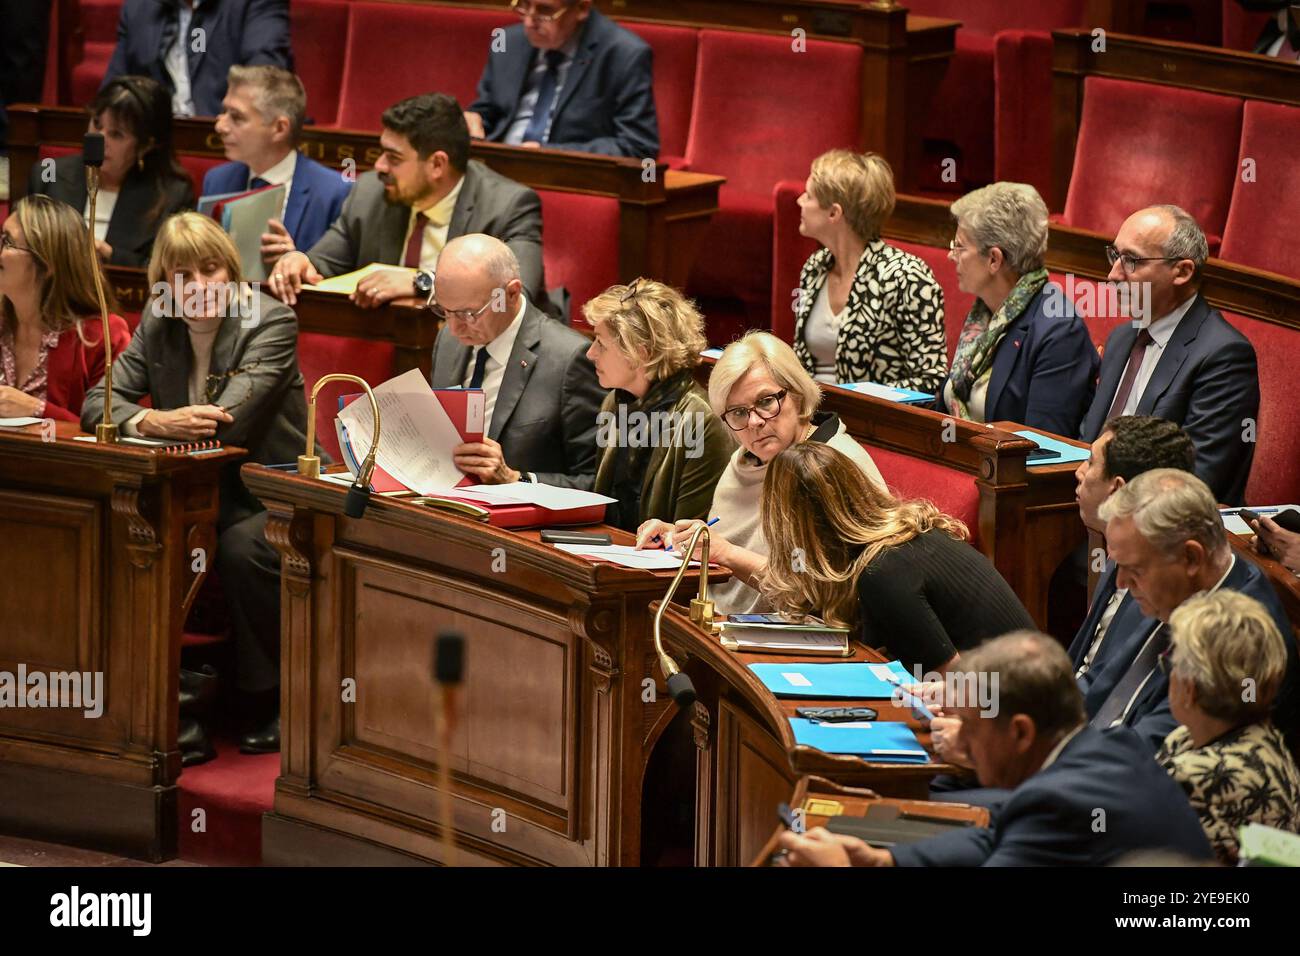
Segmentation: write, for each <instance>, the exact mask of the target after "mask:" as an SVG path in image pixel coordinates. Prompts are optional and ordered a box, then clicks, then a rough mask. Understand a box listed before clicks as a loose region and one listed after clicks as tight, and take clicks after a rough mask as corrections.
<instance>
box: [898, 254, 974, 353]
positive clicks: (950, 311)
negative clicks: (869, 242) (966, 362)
mask: <svg viewBox="0 0 1300 956" xmlns="http://www.w3.org/2000/svg"><path fill="white" fill-rule="evenodd" d="M891 242H893V241H892V240H891ZM893 245H895V246H897V247H898V248H900V249H902V250H903V251H904V252H910V253H911V254H912V255H914V256H916V257H917V258H919V259H921V260H923V261H924V262H925V264H926V265H927V266H929V267H930V271H931V272H933V273H934V278H935V279H936V280H937V281H938V283H939V288H941V289H943V330H944V337H945V338H946V339H947V340H948V361H949V362H951V361H952V356H953V353H955V352H956V351H957V338H958V336H960V335H961V327H962V325H964V324H965V322H966V316H968V315H970V310H971V306H973V305H974V304H975V296H973V295H971V294H970V293H969V292H963V291H961V289H960V288H959V287H958V286H957V266H956V265H955V264H954V263H953V261H952V260H951V259H949V258H948V250H947V249H938V248H936V247H934V246H923V245H920V244H919V243H915V242H893Z"/></svg>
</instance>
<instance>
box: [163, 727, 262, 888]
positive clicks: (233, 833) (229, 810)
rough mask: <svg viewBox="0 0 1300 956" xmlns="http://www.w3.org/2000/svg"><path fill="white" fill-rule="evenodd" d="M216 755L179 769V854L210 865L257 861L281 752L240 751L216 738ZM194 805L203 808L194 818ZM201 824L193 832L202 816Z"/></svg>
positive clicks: (232, 864)
mask: <svg viewBox="0 0 1300 956" xmlns="http://www.w3.org/2000/svg"><path fill="white" fill-rule="evenodd" d="M216 747H217V758H216V759H215V760H212V761H209V762H208V763H205V764H200V765H199V766H197V767H189V768H187V769H186V770H185V771H184V772H182V773H181V780H180V799H179V801H178V803H179V813H180V858H181V859H182V860H187V861H190V862H193V863H206V864H208V865H212V866H259V865H261V862H262V814H263V813H266V812H267V811H268V810H270V809H271V802H272V799H273V797H274V794H275V778H276V777H278V776H279V775H280V755H279V754H260V755H257V756H249V755H247V754H241V753H240V752H239V747H238V745H237V744H236V743H235V741H234V740H232V739H229V738H217V740H216ZM195 810H203V813H202V814H200V815H198V817H197V819H196V814H195V812H194V811H195ZM199 820H201V821H202V825H203V829H202V830H201V831H199V832H196V831H195V827H196V826H197V825H198V821H199Z"/></svg>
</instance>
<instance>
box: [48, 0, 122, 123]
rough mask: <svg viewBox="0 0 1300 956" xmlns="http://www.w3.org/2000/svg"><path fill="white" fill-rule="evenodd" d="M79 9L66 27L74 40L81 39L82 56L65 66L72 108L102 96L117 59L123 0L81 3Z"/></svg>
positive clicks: (65, 47)
mask: <svg viewBox="0 0 1300 956" xmlns="http://www.w3.org/2000/svg"><path fill="white" fill-rule="evenodd" d="M77 6H78V10H77V12H76V14H75V15H74V16H72V17H69V18H67V20H68V21H69V22H67V23H66V25H64V26H63V27H62V29H64V30H68V31H69V32H70V33H71V34H72V38H71V39H75V38H79V39H80V43H79V44H75V45H77V46H79V47H80V51H79V55H78V54H76V53H74V54H73V57H75V59H73V60H72V62H69V63H67V64H65V69H67V70H68V71H69V72H68V73H67V74H66V76H65V79H64V84H63V88H64V89H66V90H67V94H68V102H69V103H70V104H71V105H73V106H85V105H87V104H88V103H89V102H90V101H91V100H92V99H94V98H95V94H96V93H97V92H99V84H100V83H101V82H103V80H104V74H105V73H106V72H108V61H109V60H111V59H112V58H113V48H114V47H116V46H117V21H118V16H119V14H120V13H121V10H122V0H80V2H79V3H78V5H77ZM69 46H74V44H72V43H70V44H68V45H65V46H64V49H65V50H67V49H68V48H69ZM74 48H75V46H74Z"/></svg>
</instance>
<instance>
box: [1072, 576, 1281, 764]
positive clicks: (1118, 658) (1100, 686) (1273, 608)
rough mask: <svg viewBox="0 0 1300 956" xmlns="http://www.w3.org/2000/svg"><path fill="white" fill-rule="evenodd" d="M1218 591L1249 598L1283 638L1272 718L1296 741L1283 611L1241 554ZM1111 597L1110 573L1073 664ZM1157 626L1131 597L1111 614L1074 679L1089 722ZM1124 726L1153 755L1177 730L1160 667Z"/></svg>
mask: <svg viewBox="0 0 1300 956" xmlns="http://www.w3.org/2000/svg"><path fill="white" fill-rule="evenodd" d="M1223 587H1224V588H1226V589H1228V590H1229V591H1237V592H1239V593H1241V594H1245V595H1248V596H1250V597H1253V598H1254V599H1255V600H1257V601H1259V602H1260V603H1261V604H1263V605H1264V607H1265V608H1267V609H1268V612H1269V614H1271V615H1272V617H1273V620H1274V622H1275V623H1276V624H1277V626H1278V628H1279V629H1280V630H1281V631H1282V635H1283V636H1284V637H1285V638H1286V639H1287V641H1286V643H1287V677H1286V680H1285V681H1284V682H1283V685H1282V689H1281V691H1280V692H1279V694H1278V697H1277V700H1276V702H1275V703H1274V705H1273V719H1274V722H1275V723H1276V724H1277V725H1278V727H1279V728H1281V730H1282V732H1283V733H1284V734H1286V735H1287V739H1288V742H1289V741H1291V740H1294V739H1297V738H1296V737H1295V736H1294V735H1295V734H1296V732H1297V729H1298V728H1297V710H1296V708H1297V691H1298V690H1300V687H1298V685H1297V680H1298V679H1300V662H1298V661H1297V655H1296V642H1295V640H1294V639H1293V638H1292V630H1291V624H1290V622H1289V621H1288V620H1287V616H1286V612H1285V611H1284V610H1283V609H1282V603H1281V602H1280V601H1279V600H1278V597H1277V594H1276V592H1275V591H1274V590H1273V585H1272V584H1271V583H1270V582H1269V580H1268V578H1267V577H1266V576H1265V575H1264V573H1263V572H1262V571H1260V569H1259V568H1258V567H1257V566H1256V565H1255V564H1254V563H1253V562H1251V561H1250V560H1249V559H1247V558H1244V557H1242V556H1241V555H1237V560H1236V563H1235V564H1234V565H1233V567H1232V570H1231V571H1229V572H1228V577H1227V579H1226V580H1225V581H1224V582H1223ZM1114 593H1115V574H1114V572H1113V571H1112V572H1111V574H1110V575H1108V576H1107V577H1106V578H1104V579H1103V581H1102V585H1101V586H1100V587H1099V588H1098V592H1097V597H1096V599H1094V601H1093V606H1092V609H1091V610H1090V612H1089V614H1088V619H1087V620H1086V621H1084V622H1083V627H1082V628H1080V629H1079V633H1078V635H1077V636H1076V637H1075V639H1074V643H1073V644H1071V645H1070V656H1071V657H1075V656H1076V652H1078V659H1079V660H1081V659H1082V657H1083V651H1086V650H1087V647H1088V644H1089V643H1090V642H1091V640H1092V632H1093V630H1094V629H1095V628H1096V626H1097V620H1098V619H1099V618H1100V616H1101V609H1102V608H1104V607H1105V606H1106V601H1108V600H1109V599H1110V596H1111V595H1112V594H1114ZM1159 623H1160V622H1159V621H1158V620H1156V619H1155V618H1151V617H1147V616H1146V615H1144V614H1143V613H1142V610H1141V608H1139V607H1138V604H1137V602H1136V601H1135V600H1133V598H1132V596H1130V595H1125V597H1124V600H1123V601H1122V602H1120V606H1119V609H1118V610H1117V611H1116V612H1115V617H1114V618H1113V619H1112V620H1111V622H1110V629H1109V630H1108V631H1107V632H1106V639H1105V640H1104V641H1103V642H1102V645H1101V650H1100V652H1099V653H1098V655H1097V657H1096V658H1095V659H1094V660H1093V663H1092V667H1091V668H1089V670H1088V673H1086V674H1084V675H1083V677H1082V678H1080V679H1079V689H1080V690H1082V691H1083V702H1084V707H1085V709H1086V710H1087V712H1088V717H1089V719H1091V718H1092V717H1094V716H1095V715H1096V714H1097V711H1099V710H1100V709H1101V705H1102V704H1103V703H1104V702H1105V700H1106V698H1107V697H1109V696H1110V693H1111V691H1112V690H1114V689H1115V685H1116V684H1118V683H1119V682H1120V680H1121V679H1122V678H1123V677H1124V674H1125V672H1126V671H1127V670H1128V669H1129V666H1130V665H1131V664H1132V663H1133V660H1134V658H1136V657H1137V655H1138V652H1139V651H1140V650H1141V649H1142V645H1143V644H1144V643H1146V639H1147V638H1148V637H1150V636H1151V633H1152V632H1153V631H1154V630H1155V629H1156V625H1158V624H1159ZM1080 648H1082V651H1080ZM1076 666H1077V664H1076ZM1124 725H1125V726H1126V727H1131V728H1133V730H1134V731H1136V732H1137V734H1138V735H1139V736H1140V737H1142V738H1143V739H1144V740H1145V741H1146V742H1147V744H1148V745H1149V746H1150V747H1151V752H1152V753H1155V752H1156V751H1157V750H1159V749H1160V745H1161V744H1162V743H1164V739H1165V737H1167V736H1168V735H1169V732H1170V731H1172V730H1173V729H1174V728H1175V727H1177V726H1178V721H1176V720H1174V717H1173V714H1172V713H1170V710H1169V678H1168V677H1167V676H1166V675H1165V674H1164V673H1162V672H1161V671H1160V669H1159V668H1157V669H1156V671H1155V673H1153V674H1152V675H1151V679H1150V680H1148V681H1147V682H1146V685H1145V686H1144V687H1143V688H1142V691H1141V693H1140V694H1138V697H1137V700H1135V701H1134V702H1133V706H1132V707H1131V708H1130V709H1129V712H1128V714H1127V716H1126V717H1125V718H1124Z"/></svg>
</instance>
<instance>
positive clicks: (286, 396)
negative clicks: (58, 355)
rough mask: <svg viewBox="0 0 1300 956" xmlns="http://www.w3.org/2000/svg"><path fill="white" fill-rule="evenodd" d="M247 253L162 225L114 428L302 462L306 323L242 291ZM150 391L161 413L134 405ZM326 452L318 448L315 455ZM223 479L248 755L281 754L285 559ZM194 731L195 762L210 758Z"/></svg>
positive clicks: (210, 233)
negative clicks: (302, 326)
mask: <svg viewBox="0 0 1300 956" xmlns="http://www.w3.org/2000/svg"><path fill="white" fill-rule="evenodd" d="M240 279H241V275H240V263H239V253H238V252H237V251H236V250H235V246H234V243H232V242H231V240H230V237H229V236H227V235H226V233H225V232H223V231H222V230H221V227H220V226H218V225H217V224H216V223H215V222H213V220H211V219H209V218H208V217H207V216H201V215H199V214H198V213H193V212H186V213H180V214H179V215H176V216H173V217H172V218H171V219H168V220H167V221H166V222H165V223H163V226H162V228H161V229H160V230H159V232H158V238H157V240H156V241H155V243H154V249H153V257H152V259H151V260H150V262H149V285H150V289H151V291H152V293H153V295H154V298H152V299H151V301H150V302H149V304H148V305H147V306H146V308H145V311H144V314H143V317H142V319H141V321H140V326H139V328H137V329H136V332H135V336H134V337H133V338H132V339H131V344H130V345H129V346H128V347H127V349H126V351H125V352H123V353H122V355H121V356H120V357H119V358H118V360H117V363H116V364H115V365H114V367H113V404H112V420H113V421H114V422H115V423H116V424H117V425H118V427H119V428H121V429H122V432H123V434H124V435H126V436H139V437H143V438H152V439H160V440H164V441H176V442H192V441H206V440H216V441H219V442H221V443H222V444H224V445H236V446H238V447H240V448H245V449H247V450H248V457H247V459H246V461H250V462H260V463H262V464H278V463H283V462H290V461H294V460H296V458H297V456H298V455H300V454H302V452H303V450H304V447H305V445H306V441H307V434H306V433H307V403H306V399H305V397H304V395H303V379H302V373H301V372H300V371H299V370H298V320H297V317H296V316H295V315H294V314H293V311H292V310H291V309H290V308H289V307H288V306H286V305H283V304H282V303H280V302H278V301H276V300H275V299H272V298H271V297H270V296H267V295H265V294H263V293H261V292H258V291H251V292H245V293H244V294H243V295H244V296H245V297H242V298H241V296H240V295H239V294H238V290H239V289H248V287H247V286H243V285H241V284H240ZM145 395H148V396H149V397H150V399H151V401H152V408H142V407H141V406H140V405H139V404H137V403H138V402H139V401H140V399H142V398H143V397H144V396H145ZM103 408H104V386H103V383H102V382H101V383H100V384H99V385H98V386H96V387H95V388H94V389H92V390H91V392H90V393H89V394H88V395H87V396H86V404H85V407H84V408H83V410H82V427H83V428H86V429H91V430H93V429H94V427H95V424H96V423H97V422H98V421H100V419H101V416H102V415H103ZM318 454H319V452H318ZM238 469H239V464H238V463H236V464H232V465H230V466H229V467H228V468H227V470H226V472H225V473H224V474H223V475H222V484H221V507H220V515H219V517H218V523H217V528H218V532H219V534H220V537H219V539H218V545H217V562H216V565H217V570H218V573H219V574H220V578H221V583H222V590H223V591H224V593H225V597H226V601H227V603H228V605H229V607H230V615H231V623H232V626H233V631H234V636H235V649H236V653H237V655H238V684H239V688H240V690H241V691H243V692H244V694H245V695H246V697H247V701H246V703H247V707H246V711H247V713H246V716H247V717H249V718H250V722H251V723H253V724H255V725H258V729H257V730H256V731H255V732H253V733H250V734H249V735H247V736H245V737H244V738H243V740H241V741H240V749H241V750H244V751H245V752H246V753H267V752H273V751H275V750H278V749H279V737H280V724H279V715H278V713H277V710H278V697H279V691H278V688H279V682H280V666H279V648H280V580H279V575H280V559H279V555H278V554H277V553H276V551H275V550H274V549H273V548H272V547H271V546H270V545H269V544H268V543H267V541H266V512H265V511H264V510H263V508H262V505H261V503H260V502H259V501H258V500H257V499H256V498H255V497H254V496H253V495H252V494H250V493H249V491H248V490H247V489H246V488H245V487H244V485H243V482H242V481H240V478H239V470H238ZM190 729H191V739H190V740H189V741H188V743H189V744H190V746H189V747H188V748H187V747H186V746H185V744H186V741H182V749H183V750H186V749H188V751H189V754H187V756H191V758H192V759H191V762H195V761H194V759H193V756H192V755H202V754H204V753H207V752H208V751H209V750H210V747H208V746H207V742H206V738H205V735H202V733H201V730H200V731H198V732H195V731H193V729H192V727H191V728H190Z"/></svg>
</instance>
